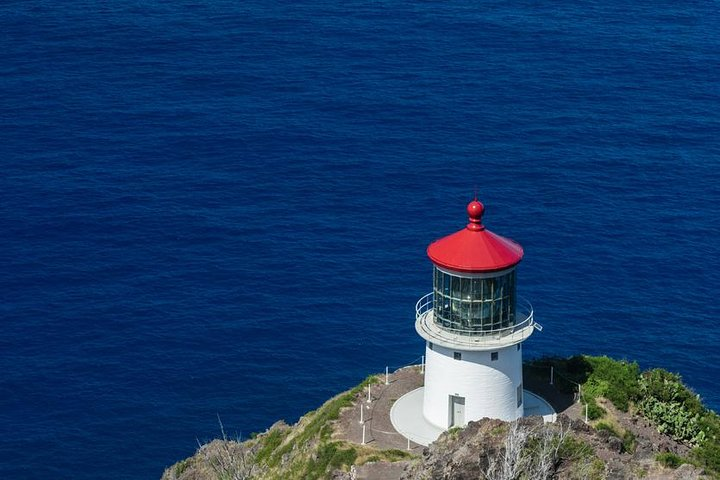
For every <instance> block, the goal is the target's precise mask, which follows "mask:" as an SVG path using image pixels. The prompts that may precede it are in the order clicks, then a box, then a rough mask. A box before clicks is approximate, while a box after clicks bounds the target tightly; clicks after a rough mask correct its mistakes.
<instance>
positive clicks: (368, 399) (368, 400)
mask: <svg viewBox="0 0 720 480" xmlns="http://www.w3.org/2000/svg"><path fill="white" fill-rule="evenodd" d="M367 402H368V403H370V382H368V398H367Z"/></svg>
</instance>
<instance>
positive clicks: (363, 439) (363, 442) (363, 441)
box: [362, 425, 365, 445]
mask: <svg viewBox="0 0 720 480" xmlns="http://www.w3.org/2000/svg"><path fill="white" fill-rule="evenodd" d="M362 445H365V425H363V438H362Z"/></svg>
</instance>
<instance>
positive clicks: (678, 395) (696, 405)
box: [638, 369, 706, 445]
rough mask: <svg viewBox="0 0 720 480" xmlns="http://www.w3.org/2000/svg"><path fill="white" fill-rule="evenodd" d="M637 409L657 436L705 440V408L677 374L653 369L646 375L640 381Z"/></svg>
mask: <svg viewBox="0 0 720 480" xmlns="http://www.w3.org/2000/svg"><path fill="white" fill-rule="evenodd" d="M639 392H640V400H639V401H638V408H639V409H640V412H642V414H643V415H645V416H646V417H647V418H649V419H650V420H652V421H653V423H655V425H656V426H657V429H658V431H659V432H660V433H665V434H667V435H670V436H671V437H672V438H674V439H675V440H679V441H683V442H687V443H690V444H692V445H699V444H701V443H702V442H703V441H704V440H705V437H706V433H705V431H704V430H703V429H702V426H701V418H702V416H703V414H704V413H705V408H704V407H703V406H702V403H701V402H700V400H699V399H698V398H697V396H696V395H695V394H694V393H692V392H691V391H690V390H689V389H688V388H687V387H686V386H685V385H683V383H682V380H681V378H680V376H679V375H676V374H674V373H670V372H667V371H665V370H660V369H655V370H649V371H647V372H645V373H644V374H643V375H642V377H641V378H640V381H639Z"/></svg>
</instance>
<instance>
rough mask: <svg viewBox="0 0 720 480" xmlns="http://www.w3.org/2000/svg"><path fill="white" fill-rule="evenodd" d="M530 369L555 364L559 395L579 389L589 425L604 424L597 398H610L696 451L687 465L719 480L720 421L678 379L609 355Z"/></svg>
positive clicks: (538, 362)
mask: <svg viewBox="0 0 720 480" xmlns="http://www.w3.org/2000/svg"><path fill="white" fill-rule="evenodd" d="M530 365H532V366H534V367H547V368H549V367H550V366H551V365H552V366H553V367H554V368H555V375H556V382H555V383H556V385H557V388H558V389H559V390H561V391H565V392H566V393H571V392H574V391H577V390H578V385H580V387H579V391H580V394H581V395H580V399H581V401H582V403H583V404H585V405H587V409H588V418H589V419H590V420H598V419H601V418H603V417H605V415H606V413H607V412H605V410H604V409H603V408H602V407H601V406H600V405H598V403H597V399H598V398H606V399H608V400H609V401H610V402H612V404H613V405H614V406H615V407H616V408H617V409H619V410H621V411H625V412H626V411H628V410H629V409H631V408H633V409H635V410H637V412H638V413H640V414H641V415H643V416H644V417H645V418H647V419H649V420H650V421H652V422H653V424H654V425H655V427H656V428H657V430H658V431H659V432H661V433H664V434H666V435H668V436H670V437H672V438H673V439H675V440H677V441H680V442H683V443H685V444H687V445H688V446H690V447H692V451H691V458H689V459H683V461H685V462H690V463H693V464H695V465H697V466H700V467H702V468H704V469H705V470H706V471H707V473H708V474H710V475H712V476H714V477H716V478H720V417H718V415H717V414H716V413H715V412H713V411H712V410H709V409H708V408H706V407H705V406H704V405H703V404H702V402H701V401H700V398H699V396H698V395H697V394H696V393H695V392H693V391H692V390H691V389H689V388H688V387H687V386H686V385H685V384H684V383H683V382H682V378H681V377H680V375H677V374H674V373H671V372H668V371H666V370H662V369H651V370H646V371H644V372H641V371H640V368H639V367H638V365H637V363H635V362H628V361H625V360H613V359H611V358H608V357H605V356H603V357H591V356H586V355H577V356H574V357H570V358H545V359H541V360H536V361H533V362H530ZM606 425H607V424H606ZM607 426H609V425H607ZM601 428H605V427H601ZM614 434H616V435H617V436H618V437H619V438H621V439H622V440H623V445H624V448H627V449H628V450H629V449H631V448H633V442H634V439H632V438H630V437H629V436H627V434H626V432H617V431H615V432H614ZM669 463H676V462H674V460H673V461H670V462H669Z"/></svg>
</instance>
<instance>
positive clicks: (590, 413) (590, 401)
mask: <svg viewBox="0 0 720 480" xmlns="http://www.w3.org/2000/svg"><path fill="white" fill-rule="evenodd" d="M586 405H587V418H588V420H597V419H598V418H602V417H604V416H605V413H606V412H605V409H604V408H602V407H601V406H600V405H598V404H597V402H596V401H595V398H594V397H587V398H586Z"/></svg>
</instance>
